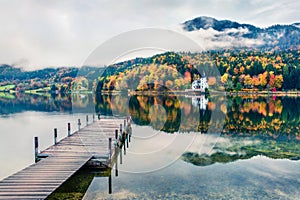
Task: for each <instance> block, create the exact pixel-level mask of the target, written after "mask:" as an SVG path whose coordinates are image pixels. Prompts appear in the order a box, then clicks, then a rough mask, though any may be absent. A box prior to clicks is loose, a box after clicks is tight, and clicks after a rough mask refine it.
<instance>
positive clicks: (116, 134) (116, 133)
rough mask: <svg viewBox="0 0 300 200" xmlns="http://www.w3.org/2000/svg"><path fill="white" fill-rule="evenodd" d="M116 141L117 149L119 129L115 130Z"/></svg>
mask: <svg viewBox="0 0 300 200" xmlns="http://www.w3.org/2000/svg"><path fill="white" fill-rule="evenodd" d="M115 139H116V141H115V147H117V146H118V129H116V130H115Z"/></svg>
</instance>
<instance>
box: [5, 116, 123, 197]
mask: <svg viewBox="0 0 300 200" xmlns="http://www.w3.org/2000/svg"><path fill="white" fill-rule="evenodd" d="M123 122H124V119H115V118H112V119H101V120H99V121H96V122H94V123H92V124H89V125H88V126H86V127H84V128H82V129H80V130H79V131H76V132H75V133H73V134H72V135H71V136H70V137H66V138H64V139H62V140H61V141H59V142H58V143H56V144H55V145H53V146H51V147H49V148H47V149H46V150H44V151H42V152H41V153H40V155H47V156H48V157H46V158H43V159H42V160H40V161H39V162H37V163H34V164H32V165H30V166H29V167H27V168H25V169H23V170H21V171H19V172H17V173H15V174H13V175H11V176H9V177H7V178H5V179H3V180H2V181H0V199H45V198H46V197H47V196H49V195H50V194H51V193H52V192H54V190H56V189H57V188H58V187H59V186H60V185H62V184H63V183H64V182H65V181H66V180H67V179H68V178H70V177H71V176H72V175H73V174H74V173H75V172H76V171H77V170H79V169H80V168H81V167H82V166H83V165H84V164H85V163H87V162H88V161H89V160H90V159H92V158H94V157H95V156H96V157H98V158H102V159H104V162H106V163H109V162H110V159H111V158H112V157H113V154H114V149H115V148H111V151H110V150H109V138H112V140H113V141H114V139H115V130H116V129H118V130H119V128H120V124H123ZM110 153H111V154H110Z"/></svg>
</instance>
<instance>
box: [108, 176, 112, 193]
mask: <svg viewBox="0 0 300 200" xmlns="http://www.w3.org/2000/svg"><path fill="white" fill-rule="evenodd" d="M111 193H112V185H111V171H110V173H109V176H108V194H111Z"/></svg>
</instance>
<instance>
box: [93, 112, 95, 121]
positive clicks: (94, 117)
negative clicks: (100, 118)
mask: <svg viewBox="0 0 300 200" xmlns="http://www.w3.org/2000/svg"><path fill="white" fill-rule="evenodd" d="M93 122H95V114H93Z"/></svg>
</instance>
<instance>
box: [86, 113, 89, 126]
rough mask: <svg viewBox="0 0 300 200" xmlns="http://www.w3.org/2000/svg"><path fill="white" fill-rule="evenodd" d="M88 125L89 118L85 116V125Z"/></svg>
mask: <svg viewBox="0 0 300 200" xmlns="http://www.w3.org/2000/svg"><path fill="white" fill-rule="evenodd" d="M88 124H89V116H88V115H87V116H86V125H88Z"/></svg>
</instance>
